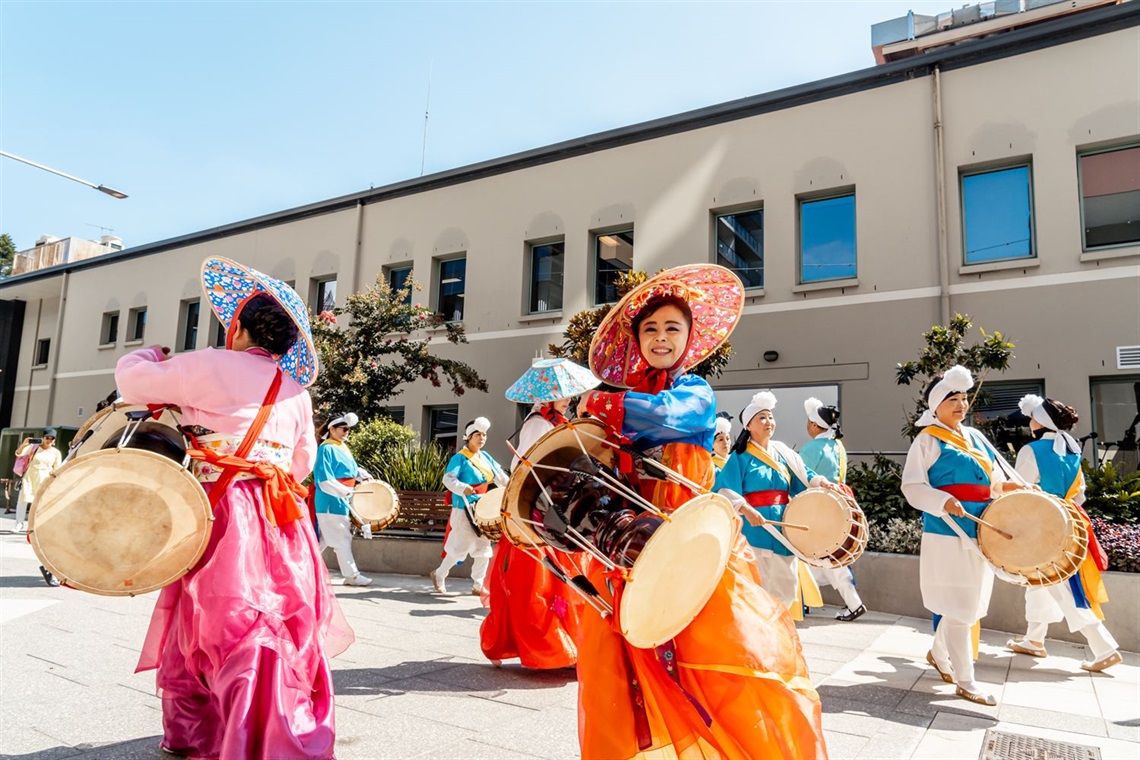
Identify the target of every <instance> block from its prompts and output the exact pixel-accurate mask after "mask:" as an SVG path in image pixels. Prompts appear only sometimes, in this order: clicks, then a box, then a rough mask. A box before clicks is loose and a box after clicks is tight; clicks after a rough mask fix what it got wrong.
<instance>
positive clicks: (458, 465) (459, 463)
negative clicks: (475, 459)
mask: <svg viewBox="0 0 1140 760" xmlns="http://www.w3.org/2000/svg"><path fill="white" fill-rule="evenodd" d="M466 461H467V457H465V456H463V455H462V454H458V453H456V454H452V455H451V459H449V460H448V462H447V469H446V470H445V471H444V474H451V475H455V476H456V477H458V476H459V471H460V470H462V469H463V463H464V462H466Z"/></svg>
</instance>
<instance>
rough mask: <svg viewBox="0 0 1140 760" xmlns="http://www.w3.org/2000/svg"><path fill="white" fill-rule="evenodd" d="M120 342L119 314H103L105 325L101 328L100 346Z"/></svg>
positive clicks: (109, 312)
mask: <svg viewBox="0 0 1140 760" xmlns="http://www.w3.org/2000/svg"><path fill="white" fill-rule="evenodd" d="M118 341H119V312H117V311H108V312H105V313H104V314H103V324H102V325H100V326H99V345H101V346H110V345H113V344H115V343H117V342H118Z"/></svg>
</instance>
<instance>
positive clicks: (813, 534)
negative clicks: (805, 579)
mask: <svg viewBox="0 0 1140 760" xmlns="http://www.w3.org/2000/svg"><path fill="white" fill-rule="evenodd" d="M783 520H784V521H785V522H789V523H794V524H797V525H806V526H808V529H807V530H800V529H797V528H785V529H784V537H785V538H786V539H787V540H788V543H789V544H791V545H792V546H794V547H795V548H796V550H797V551H798V552H799V553H800V555H801V557H802V559H803V560H804V561H805V562H807V563H808V564H810V565H814V566H816V567H823V568H829V567H847V566H848V565H850V564H851V563H853V562H854V561H855V560H857V559H859V555H861V554H862V553H863V550H864V549H866V548H867V538H868V534H867V517H866V515H864V514H863V510H862V509H860V508H859V505H858V504H857V503H856V502H855V500H854V499H851V498H844V497H843V496H841V495H839V494H837V493H835V492H834V491H829V490H827V489H824V488H809V489H807V490H806V491H804V492H803V493H801V494H799V495H798V496H795V497H794V498H793V499H792V500H791V501H789V502H788V506H787V507H785V508H784V517H783Z"/></svg>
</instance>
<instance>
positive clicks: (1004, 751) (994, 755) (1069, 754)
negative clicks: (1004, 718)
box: [978, 728, 1101, 760]
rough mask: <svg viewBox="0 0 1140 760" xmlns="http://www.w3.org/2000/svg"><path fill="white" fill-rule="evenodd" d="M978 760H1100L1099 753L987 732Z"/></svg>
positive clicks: (1063, 743) (1082, 748) (1004, 733)
mask: <svg viewBox="0 0 1140 760" xmlns="http://www.w3.org/2000/svg"><path fill="white" fill-rule="evenodd" d="M978 760H1101V759H1100V749H1098V748H1097V747H1086V746H1085V745H1083V744H1069V743H1068V742H1055V741H1053V740H1051V739H1040V738H1038V737H1036V736H1022V735H1021V734H1009V733H1006V732H1005V731H996V730H994V729H992V728H988V729H986V739H985V741H984V742H982V754H981V755H979V756H978Z"/></svg>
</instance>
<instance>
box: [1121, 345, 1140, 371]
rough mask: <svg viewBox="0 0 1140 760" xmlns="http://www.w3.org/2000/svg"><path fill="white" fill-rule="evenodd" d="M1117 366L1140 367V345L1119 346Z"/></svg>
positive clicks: (1126, 367) (1124, 367) (1122, 367)
mask: <svg viewBox="0 0 1140 760" xmlns="http://www.w3.org/2000/svg"><path fill="white" fill-rule="evenodd" d="M1116 368H1117V369H1140V346H1117V347H1116Z"/></svg>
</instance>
